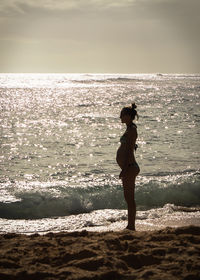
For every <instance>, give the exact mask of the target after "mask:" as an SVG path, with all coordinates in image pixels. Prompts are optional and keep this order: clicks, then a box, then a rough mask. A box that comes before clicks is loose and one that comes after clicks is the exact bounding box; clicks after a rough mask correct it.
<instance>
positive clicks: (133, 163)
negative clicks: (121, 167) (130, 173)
mask: <svg viewBox="0 0 200 280" xmlns="http://www.w3.org/2000/svg"><path fill="white" fill-rule="evenodd" d="M128 166H129V167H130V166H135V167H138V168H139V165H138V164H137V162H136V161H135V162H132V163H129V165H128Z"/></svg>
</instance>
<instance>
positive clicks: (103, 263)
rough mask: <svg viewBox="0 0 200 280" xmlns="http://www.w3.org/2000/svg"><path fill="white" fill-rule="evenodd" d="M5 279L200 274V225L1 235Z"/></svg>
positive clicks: (0, 273) (190, 279)
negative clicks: (131, 229) (141, 229)
mask: <svg viewBox="0 0 200 280" xmlns="http://www.w3.org/2000/svg"><path fill="white" fill-rule="evenodd" d="M0 279H1V280H10V279H13V280H14V279H15V280H17V279H19V280H23V279H27V280H29V279H37V280H38V279H49V280H50V279H69V280H72V279H82V280H83V279H84V280H86V279H94V280H97V279H102V280H103V279H104V280H105V279H109V280H111V279H113V280H118V279H123V280H124V279H159V280H160V279H182V280H183V279H184V280H194V279H196V280H197V279H200V227H198V226H188V227H178V228H170V227H166V228H165V229H162V230H159V231H136V232H132V231H129V230H123V231H116V232H112V231H110V232H88V231H82V232H70V233H69V232H60V233H48V234H45V235H39V234H34V235H22V234H14V233H10V234H1V235H0Z"/></svg>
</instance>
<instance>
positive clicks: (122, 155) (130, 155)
mask: <svg viewBox="0 0 200 280" xmlns="http://www.w3.org/2000/svg"><path fill="white" fill-rule="evenodd" d="M136 108H137V106H136V105H135V103H133V104H132V107H124V108H123V109H122V111H121V114H120V119H121V122H122V123H125V124H126V127H127V128H126V131H125V133H124V134H123V135H122V137H121V138H120V142H121V145H120V147H119V149H118V151H117V157H116V160H117V163H118V164H119V166H120V168H121V169H122V171H121V173H120V175H119V177H120V178H121V179H122V184H123V189H124V198H125V200H126V202H127V204H128V225H127V229H130V230H135V216H136V204H135V179H136V176H137V175H138V174H139V172H140V168H139V166H138V164H137V162H136V160H135V156H134V150H136V149H137V145H136V139H137V126H136V125H135V124H134V123H133V120H134V119H135V117H136V116H137V118H138V115H137V111H136V110H135V109H136Z"/></svg>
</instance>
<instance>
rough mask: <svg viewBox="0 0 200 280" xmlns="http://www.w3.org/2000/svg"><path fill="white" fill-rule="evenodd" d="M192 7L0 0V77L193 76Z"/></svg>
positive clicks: (179, 0) (197, 43)
mask: <svg viewBox="0 0 200 280" xmlns="http://www.w3.org/2000/svg"><path fill="white" fill-rule="evenodd" d="M199 14H200V0H0V72H1V73H15V72H17V73H20V72H21V73H200V55H199V50H200V32H199V28H200V16H199Z"/></svg>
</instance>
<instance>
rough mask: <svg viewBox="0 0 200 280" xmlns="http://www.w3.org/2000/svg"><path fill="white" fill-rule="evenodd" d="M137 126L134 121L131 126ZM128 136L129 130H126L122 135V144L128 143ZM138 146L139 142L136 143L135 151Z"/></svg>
mask: <svg viewBox="0 0 200 280" xmlns="http://www.w3.org/2000/svg"><path fill="white" fill-rule="evenodd" d="M132 125H133V126H135V127H136V128H137V126H136V124H134V123H132V124H131V126H132ZM126 136H127V130H126V131H125V133H124V134H123V135H122V136H121V137H120V142H121V144H125V143H126ZM137 148H138V145H137V144H135V148H134V149H135V151H136V150H137Z"/></svg>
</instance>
